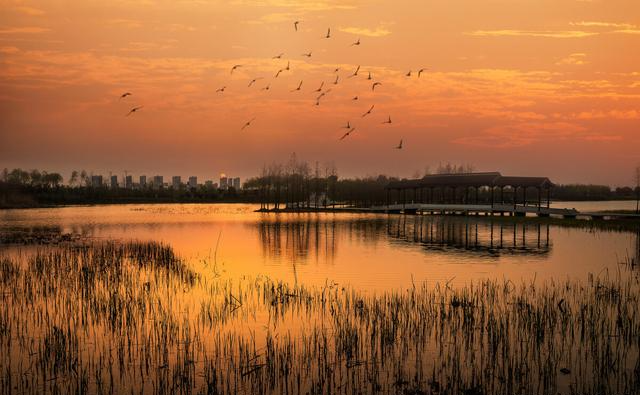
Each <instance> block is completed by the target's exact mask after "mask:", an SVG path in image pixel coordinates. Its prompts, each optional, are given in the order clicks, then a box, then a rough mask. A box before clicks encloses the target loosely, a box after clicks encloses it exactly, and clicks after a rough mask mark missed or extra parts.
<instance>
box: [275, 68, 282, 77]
mask: <svg viewBox="0 0 640 395" xmlns="http://www.w3.org/2000/svg"><path fill="white" fill-rule="evenodd" d="M283 71H284V70H283V69H280V70H278V72H277V73H276V76H275V77H274V78H278V76H279V75H280V73H282V72H283Z"/></svg>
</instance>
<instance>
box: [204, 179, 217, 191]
mask: <svg viewBox="0 0 640 395" xmlns="http://www.w3.org/2000/svg"><path fill="white" fill-rule="evenodd" d="M213 185H214V184H213V181H211V180H207V181H205V182H204V186H205V188H207V189H212V188H213ZM215 185H218V184H215Z"/></svg>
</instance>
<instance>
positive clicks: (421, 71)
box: [418, 69, 428, 78]
mask: <svg viewBox="0 0 640 395" xmlns="http://www.w3.org/2000/svg"><path fill="white" fill-rule="evenodd" d="M427 70H428V69H420V70H418V78H420V74H422V73H423V72H425V71H427Z"/></svg>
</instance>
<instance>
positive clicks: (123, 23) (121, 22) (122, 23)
mask: <svg viewBox="0 0 640 395" xmlns="http://www.w3.org/2000/svg"><path fill="white" fill-rule="evenodd" d="M107 24H109V25H115V26H118V27H126V28H129V29H137V28H140V27H142V25H143V23H142V21H139V20H135V19H109V20H108V21H107Z"/></svg>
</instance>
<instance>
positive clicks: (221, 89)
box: [216, 86, 227, 93]
mask: <svg viewBox="0 0 640 395" xmlns="http://www.w3.org/2000/svg"><path fill="white" fill-rule="evenodd" d="M225 89H227V87H226V86H223V87H222V88H218V89H216V93H218V92H220V93H222V92H224V90H225Z"/></svg>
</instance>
